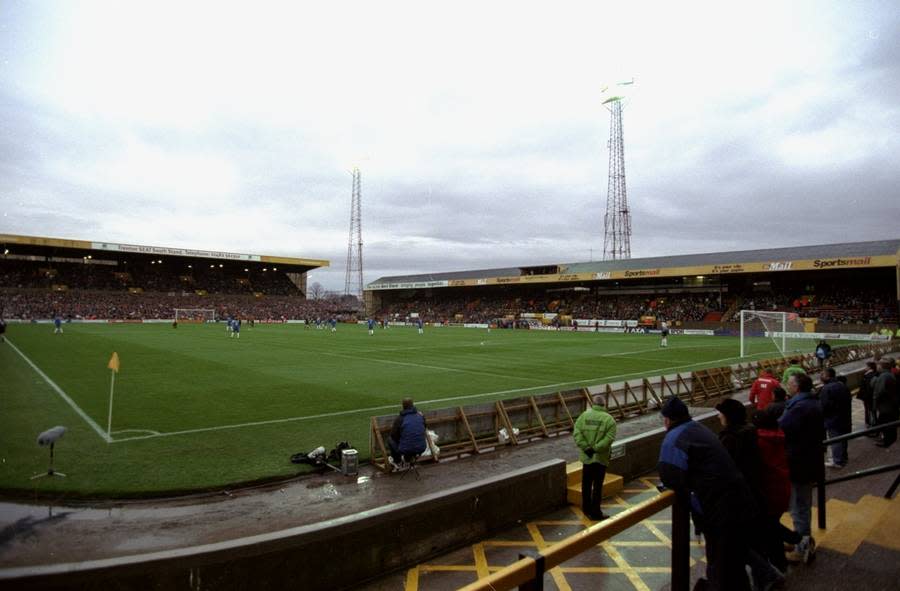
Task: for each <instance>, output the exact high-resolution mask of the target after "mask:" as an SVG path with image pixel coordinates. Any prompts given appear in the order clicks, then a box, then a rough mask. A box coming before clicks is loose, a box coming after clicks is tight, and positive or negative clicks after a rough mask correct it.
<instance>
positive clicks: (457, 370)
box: [318, 351, 540, 382]
mask: <svg viewBox="0 0 900 591" xmlns="http://www.w3.org/2000/svg"><path fill="white" fill-rule="evenodd" d="M318 354H319V355H327V356H329V357H340V358H342V359H353V360H354V361H360V360H363V361H376V362H378V363H387V364H390V365H406V366H409V367H422V368H425V369H436V370H439V371H455V372H458V373H470V374H475V375H481V376H491V377H495V378H504V379H507V380H527V381H529V382H539V381H540V380H538V379H535V378H528V377H525V376H510V375H506V374H502V373H492V372H489V371H475V370H472V369H457V368H455V367H441V366H440V365H423V364H421V363H408V362H405V361H390V360H387V359H376V358H374V357H354V356H352V355H342V354H340V353H328V352H326V351H318Z"/></svg>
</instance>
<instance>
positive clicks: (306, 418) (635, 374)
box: [110, 353, 767, 443]
mask: <svg viewBox="0 0 900 591" xmlns="http://www.w3.org/2000/svg"><path fill="white" fill-rule="evenodd" d="M759 355H767V353H760V354H759ZM732 359H741V357H725V358H723V359H714V360H711V361H703V362H700V363H692V364H690V365H675V366H672V367H663V368H660V369H657V370H654V373H656V372H666V371H673V370H677V369H687V368H690V367H696V366H699V365H706V364H709V363H721V362H723V361H731V360H732ZM644 375H647V372H633V373H625V374H620V375H617V376H604V377H602V378H589V379H586V380H577V381H573V382H559V383H556V384H545V385H543V386H533V387H531V388H515V389H512V390H499V391H496V392H484V393H481V394H467V395H465V396H454V397H452V398H438V399H436V400H424V401H422V402H419V403H418V404H419V405H420V406H425V405H426V404H437V403H443V402H450V401H455V400H471V399H473V398H485V397H487V396H499V395H503V394H515V393H518V392H530V391H532V390H542V389H546V388H557V387H560V386H573V385H577V384H584V383H585V382H594V383H597V382H599V381H605V382H610V381H611V380H621V379H622V378H629V377H640V376H644ZM658 375H664V374H663V373H659V374H658ZM396 408H397V405H396V404H386V405H383V406H372V407H369V408H358V409H356V410H342V411H337V412H328V413H322V414H317V415H308V416H304V417H288V418H284V419H271V420H268V421H253V422H251V423H239V424H236V425H222V426H219V427H203V428H200V429H185V430H183V431H171V432H168V433H159V434H158V435H140V436H138V437H126V438H123V439H114V440H112V441H111V442H110V443H124V442H126V441H137V440H140V439H153V438H156V437H170V436H172V435H189V434H191V433H205V432H209V431H223V430H226V429H240V428H242V427H256V426H259V425H274V424H278V423H291V422H295V421H309V420H313V419H324V418H329V417H339V416H346V415H353V414H360V413H370V412H374V411H376V410H386V409H396ZM148 431H149V429H148Z"/></svg>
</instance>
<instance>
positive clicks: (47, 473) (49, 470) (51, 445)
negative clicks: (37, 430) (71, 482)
mask: <svg viewBox="0 0 900 591" xmlns="http://www.w3.org/2000/svg"><path fill="white" fill-rule="evenodd" d="M53 445H54V444H53V443H51V444H50V467H49V468H47V472H46V474H35V475H34V476H32V477H31V480H34V479H35V478H43V477H44V476H60V477H62V478H65V477H66V475H65V474H63V473H62V472H56V471H55V470H54V469H53Z"/></svg>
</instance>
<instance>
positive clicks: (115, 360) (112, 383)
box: [106, 351, 119, 443]
mask: <svg viewBox="0 0 900 591" xmlns="http://www.w3.org/2000/svg"><path fill="white" fill-rule="evenodd" d="M106 367H108V368H109V369H110V370H111V371H110V376H109V418H108V419H107V421H106V442H107V443H109V442H110V441H112V437H111V433H112V409H113V392H114V391H115V389H116V374H117V373H119V354H118V353H116V352H115V351H113V354H112V357H110V358H109V363H107V364H106Z"/></svg>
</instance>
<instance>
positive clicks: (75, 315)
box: [0, 289, 357, 321]
mask: <svg viewBox="0 0 900 591" xmlns="http://www.w3.org/2000/svg"><path fill="white" fill-rule="evenodd" d="M176 308H195V309H211V310H215V315H216V317H217V318H226V317H228V316H233V317H236V318H253V319H256V320H276V321H280V320H314V319H315V318H322V319H325V318H335V319H337V320H338V321H350V320H353V321H355V320H356V316H357V313H356V311H355V310H354V309H353V306H349V305H348V304H347V303H346V302H343V301H341V300H340V299H338V298H333V299H331V298H329V299H323V300H307V299H305V298H302V297H298V296H263V297H256V296H254V295H234V294H207V295H198V294H196V293H181V292H173V293H151V292H142V293H129V292H121V291H119V292H114V291H93V290H66V291H51V290H46V289H40V290H39V289H3V290H0V315H2V317H3V318H7V319H9V318H15V319H23V320H42V319H48V318H55V317H60V318H63V319H73V320H93V319H112V320H139V319H144V320H165V319H171V318H173V317H174V314H175V312H174V311H175V309H176Z"/></svg>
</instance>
